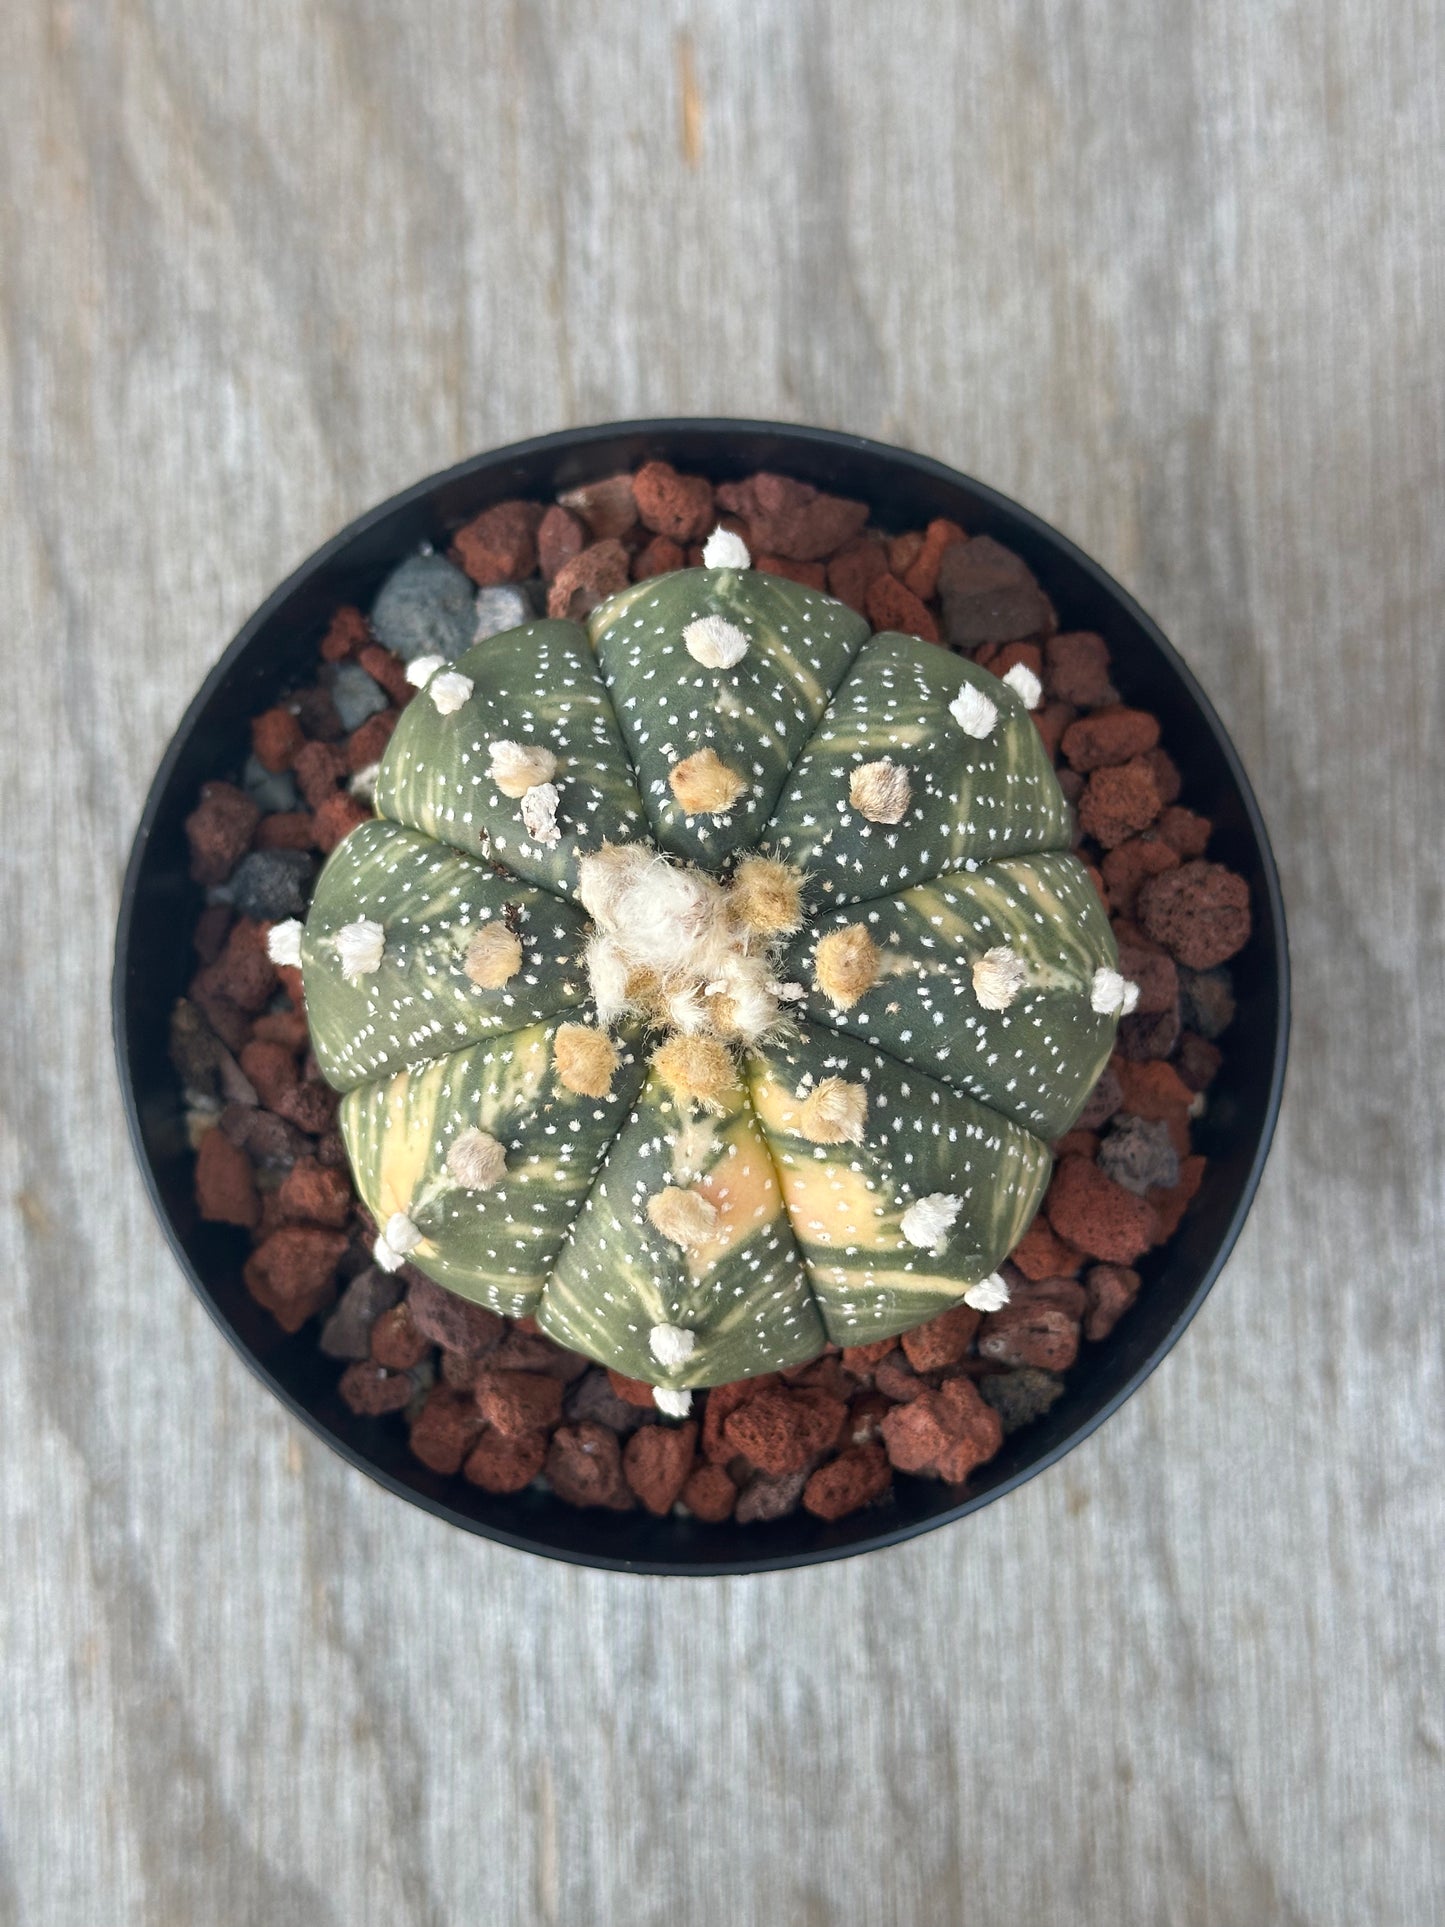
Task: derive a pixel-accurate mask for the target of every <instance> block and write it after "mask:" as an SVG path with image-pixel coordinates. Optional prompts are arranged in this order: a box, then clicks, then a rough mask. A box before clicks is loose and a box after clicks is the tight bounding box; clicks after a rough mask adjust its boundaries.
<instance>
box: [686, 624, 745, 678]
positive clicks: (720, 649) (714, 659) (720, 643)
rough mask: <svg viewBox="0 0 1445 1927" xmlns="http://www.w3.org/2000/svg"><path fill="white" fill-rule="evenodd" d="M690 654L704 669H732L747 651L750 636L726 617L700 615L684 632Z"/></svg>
mask: <svg viewBox="0 0 1445 1927" xmlns="http://www.w3.org/2000/svg"><path fill="white" fill-rule="evenodd" d="M682 639H683V641H684V642H685V643H686V645H687V653H688V654H689V655H690V656H691V657H692V659H693V661H694V662H700V663H701V664H702V666H703V668H704V669H731V668H732V667H733V665H734V663H739V662H741V661H742V659H743V657H744V656H745V655H746V654H747V653H748V639H747V637H746V636H745V635H744V634H743V632H742V630H741V629H739V627H738V626H737V624H736V623H735V622H729V621H728V619H727V617H726V616H699V617H698V619H697V621H696V622H690V623H689V624H688V625H687V627H686V628H685V629H684V630H683V632H682Z"/></svg>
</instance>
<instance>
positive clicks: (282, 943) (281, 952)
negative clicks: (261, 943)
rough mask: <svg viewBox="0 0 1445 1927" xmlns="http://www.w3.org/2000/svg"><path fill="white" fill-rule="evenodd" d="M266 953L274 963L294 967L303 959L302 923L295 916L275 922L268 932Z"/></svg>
mask: <svg viewBox="0 0 1445 1927" xmlns="http://www.w3.org/2000/svg"><path fill="white" fill-rule="evenodd" d="M266 955H267V956H268V957H269V958H270V959H271V961H272V963H273V964H282V965H289V966H292V967H294V966H295V965H297V964H299V963H300V961H301V925H300V924H299V923H298V922H297V920H296V918H295V917H288V918H287V919H286V921H285V922H284V923H273V924H272V926H271V928H270V930H269V931H268V932H267V934H266Z"/></svg>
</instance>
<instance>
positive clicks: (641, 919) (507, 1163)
mask: <svg viewBox="0 0 1445 1927" xmlns="http://www.w3.org/2000/svg"><path fill="white" fill-rule="evenodd" d="M408 673H409V675H410V676H411V677H412V679H413V681H415V682H417V683H418V684H419V685H420V688H421V693H420V694H419V695H418V696H417V697H416V699H415V700H413V701H412V703H411V704H410V705H409V706H408V707H407V709H406V710H405V712H404V713H403V715H402V718H401V721H400V723H399V725H398V727H397V729H396V731H395V734H394V735H393V737H392V740H391V744H390V747H389V748H388V750H387V753H386V756H385V758H384V760H383V762H382V765H381V769H380V772H379V774H378V777H377V782H376V806H377V811H378V816H377V819H376V820H375V821H373V822H369V823H366V824H364V825H362V827H361V828H359V829H358V830H356V831H354V832H353V833H352V835H351V836H349V837H348V838H347V839H346V840H345V842H343V843H342V844H341V845H340V846H339V848H338V849H337V850H336V851H335V852H334V853H333V855H332V856H331V858H330V860H329V862H328V863H327V866H326V868H325V871H324V873H323V875H322V877H321V880H320V883H319V885H318V888H317V891H316V895H315V898H314V901H313V903H312V906H311V910H310V913H309V915H308V918H307V922H306V926H305V929H304V932H301V933H300V937H299V949H300V955H301V961H302V966H303V970H304V978H305V990H306V1005H307V1011H308V1014H309V1018H310V1024H311V1033H312V1040H313V1044H314V1048H315V1052H316V1057H317V1061H318V1062H319V1064H320V1066H321V1069H322V1071H323V1073H324V1075H325V1076H326V1077H327V1079H328V1080H329V1081H330V1082H331V1083H332V1084H333V1085H334V1086H335V1087H336V1088H337V1089H338V1090H340V1091H341V1092H342V1093H343V1094H344V1095H343V1101H342V1105H341V1128H342V1132H343V1135H344V1138H345V1142H346V1147H347V1151H348V1154H349V1156H350V1159H351V1164H352V1169H353V1171H354V1174H355V1177H356V1181H357V1185H358V1188H359V1190H360V1193H361V1196H362V1198H363V1200H364V1201H365V1203H366V1205H367V1207H368V1209H369V1210H370V1211H371V1212H372V1214H373V1215H374V1217H375V1219H376V1222H377V1225H378V1227H379V1235H378V1238H377V1244H376V1255H377V1258H378V1261H379V1262H381V1263H382V1264H385V1265H388V1266H390V1267H391V1268H396V1267H397V1266H399V1265H401V1264H402V1263H403V1262H410V1263H412V1264H415V1265H417V1266H418V1267H419V1268H420V1269H421V1270H422V1271H424V1272H426V1273H427V1274H428V1275H429V1276H431V1277H433V1278H435V1279H436V1280H437V1281H438V1282H439V1283H440V1284H442V1285H444V1286H446V1287H448V1288H449V1289H450V1290H452V1291H455V1292H459V1293H461V1294H462V1295H464V1296H466V1297H469V1298H472V1299H475V1300H478V1301H479V1302H481V1303H483V1304H486V1305H489V1306H491V1307H492V1308H494V1309H495V1310H498V1311H501V1312H506V1313H509V1314H513V1315H521V1314H525V1313H531V1314H534V1315H535V1316H536V1318H537V1320H538V1322H539V1324H540V1325H541V1327H542V1328H543V1329H544V1330H545V1331H547V1332H549V1333H551V1334H552V1335H553V1336H554V1337H555V1338H557V1339H558V1340H559V1341H560V1342H561V1343H563V1344H566V1345H569V1346H571V1347H573V1348H574V1349H576V1350H578V1351H581V1352H584V1353H586V1354H588V1355H589V1356H591V1357H593V1358H595V1359H598V1360H600V1361H601V1362H602V1363H604V1364H606V1365H610V1366H612V1367H614V1368H616V1369H617V1370H619V1371H622V1372H624V1373H626V1374H627V1375H628V1376H629V1377H633V1378H640V1379H646V1380H648V1381H650V1382H651V1383H653V1384H654V1385H655V1386H657V1387H659V1388H660V1403H662V1404H663V1405H664V1408H665V1409H667V1410H670V1411H680V1410H683V1409H685V1407H686V1402H687V1399H686V1394H687V1388H689V1387H691V1386H698V1385H710V1384H718V1383H723V1382H726V1381H728V1380H731V1379H736V1378H741V1377H746V1376H748V1375H751V1374H755V1373H758V1372H763V1371H769V1370H775V1369H778V1368H782V1367H786V1366H790V1365H795V1364H799V1363H801V1362H803V1361H805V1360H807V1359H809V1358H811V1357H813V1356H815V1355H816V1354H817V1352H818V1351H819V1350H820V1349H821V1348H822V1346H823V1344H824V1343H825V1341H827V1340H829V1339H831V1340H833V1341H835V1342H836V1343H839V1344H844V1345H846V1344H856V1343H862V1342H866V1341H868V1340H871V1339H876V1338H882V1337H886V1336H890V1335H892V1334H894V1333H898V1332H902V1331H905V1330H907V1329H909V1328H910V1327H912V1326H914V1325H916V1324H919V1323H921V1322H922V1321H923V1320H925V1319H927V1318H930V1317H932V1316H933V1315H934V1314H935V1313H937V1312H939V1311H941V1310H944V1309H945V1308H947V1307H948V1306H949V1305H951V1304H953V1303H955V1302H957V1301H958V1300H959V1299H960V1298H972V1299H973V1300H974V1301H975V1302H978V1303H980V1304H990V1303H995V1302H998V1295H999V1293H1000V1291H1001V1289H1002V1287H1001V1284H1000V1282H999V1280H998V1278H997V1276H996V1270H997V1266H998V1265H999V1263H1000V1262H1001V1260H1002V1259H1003V1258H1004V1256H1005V1255H1006V1254H1007V1252H1008V1251H1009V1250H1010V1249H1011V1248H1012V1247H1013V1245H1014V1244H1015V1242H1016V1241H1017V1239H1018V1238H1019V1236H1020V1235H1021V1234H1022V1232H1023V1230H1024V1229H1025V1227H1026V1226H1027V1224H1028V1222H1029V1220H1030V1218H1031V1217H1032V1215H1033V1213H1034V1211H1035V1210H1036V1209H1037V1207H1038V1204H1039V1202H1040V1199H1041V1197H1042V1195H1043V1191H1044V1187H1045V1185H1046V1183H1047V1181H1048V1175H1049V1169H1050V1155H1049V1150H1048V1142H1049V1140H1050V1139H1052V1138H1054V1137H1057V1136H1058V1135H1059V1134H1060V1133H1061V1132H1063V1131H1064V1130H1066V1129H1067V1128H1068V1127H1069V1125H1070V1124H1071V1123H1072V1121H1073V1119H1074V1118H1075V1117H1076V1116H1077V1115H1078V1112H1079V1110H1080V1109H1081V1108H1082V1105H1083V1103H1084V1101H1085V1098H1086V1097H1087V1095H1088V1092H1089V1090H1090V1088H1091V1086H1092V1085H1093V1083H1094V1081H1095V1079H1096V1078H1097V1076H1098V1074H1099V1072H1100V1070H1101V1069H1102V1068H1103V1065H1104V1063H1105V1062H1106V1060H1107V1058H1108V1055H1109V1052H1110V1049H1111V1047H1112V1044H1113V1040H1114V1032H1115V1027H1116V1021H1117V1016H1118V1013H1119V1011H1120V1010H1121V1009H1127V1008H1128V1007H1129V998H1130V994H1131V991H1132V987H1131V986H1128V985H1125V984H1124V983H1123V981H1122V979H1121V978H1120V977H1119V975H1118V972H1117V968H1116V966H1117V956H1116V953H1115V949H1114V943H1113V939H1112V937H1111V934H1110V931H1109V926H1108V923H1107V920H1106V918H1105V916H1104V913H1103V910H1102V907H1101V906H1100V904H1099V902H1098V899H1097V897H1096V896H1095V894H1094V892H1093V890H1092V888H1091V886H1090V884H1089V882H1088V879H1087V877H1086V875H1085V873H1084V871H1083V869H1082V866H1081V865H1080V864H1079V862H1078V860H1077V859H1076V858H1075V857H1074V856H1072V855H1071V854H1069V851H1068V844H1069V840H1070V825H1069V814H1068V809H1067V806H1066V804H1065V802H1064V799H1063V796H1062V795H1061V793H1060V791H1059V787H1058V784H1057V782H1056V781H1055V778H1054V774H1053V771H1052V769H1051V767H1050V765H1049V762H1048V759H1047V757H1046V755H1045V753H1044V750H1043V747H1042V743H1041V741H1040V738H1039V735H1038V732H1037V731H1036V729H1035V728H1034V725H1033V722H1032V720H1031V719H1030V717H1029V714H1028V709H1027V707H1026V702H1025V699H1024V697H1025V696H1027V695H1030V694H1032V695H1034V696H1036V694H1037V689H1036V686H1035V687H1034V688H1033V689H1032V690H1030V689H1029V688H1028V686H1027V685H1028V683H1029V680H1030V679H1029V678H1028V677H1027V676H1026V675H1025V676H1024V677H1022V678H1019V677H1018V676H1017V675H1016V676H1015V678H1014V680H1015V681H1016V682H1021V683H1022V685H1023V687H1024V695H1023V696H1021V695H1020V693H1019V691H1018V689H1016V688H1015V687H1012V686H1010V685H1009V683H1008V682H1007V681H1005V682H1001V681H999V680H997V679H996V678H994V677H993V676H991V675H989V674H987V673H986V672H985V671H983V670H980V669H978V668H976V667H975V666H974V665H973V664H971V663H969V662H966V661H963V660H961V659H959V658H958V657H956V656H953V655H951V654H950V653H948V652H947V651H945V650H942V649H939V648H936V647H934V646H931V645H929V644H926V643H922V642H919V641H916V640H915V639H913V638H911V637H908V636H902V635H879V636H873V637H870V636H869V632H868V625H867V624H866V622H864V621H863V619H862V618H861V617H859V616H857V615H855V614H854V613H853V612H852V611H851V610H849V609H847V608H845V607H844V606H843V605H842V604H841V603H838V602H835V601H833V600H832V599H830V598H829V597H827V596H825V595H822V594H819V593H817V592H815V591H813V590H810V589H807V588H804V587H801V586H799V585H797V584H795V583H792V582H788V581H784V580H781V579H779V578H776V577H773V576H770V575H765V574H760V573H755V572H754V571H753V570H752V569H751V568H750V567H749V566H748V557H747V554H746V550H745V549H744V548H743V545H742V543H741V541H740V540H739V539H738V538H737V537H736V536H731V535H728V534H726V533H725V532H722V531H719V532H718V533H717V534H715V535H714V537H713V538H712V539H711V541H710V542H709V544H708V546H707V549H706V551H705V553H704V566H703V567H701V568H697V569H687V570H681V571H679V572H677V573H676V574H673V575H669V576H663V577H658V578H654V579H652V580H649V581H645V582H641V583H639V584H637V585H636V586H635V587H632V588H630V589H627V590H624V591H623V592H622V593H621V594H619V595H617V596H614V597H613V598H612V599H611V600H610V601H609V602H607V603H604V604H603V606H602V607H601V608H599V609H598V610H597V611H596V612H595V614H594V615H593V616H592V618H591V621H590V624H589V626H588V628H587V629H586V630H584V629H582V628H581V627H579V626H577V625H575V624H572V623H566V622H550V621H549V622H533V623H528V624H526V625H524V626H523V627H521V628H519V629H515V630H512V631H510V632H508V633H506V634H503V635H498V636H494V637H491V638H489V639H488V640H486V641H484V642H481V643H478V644H477V645H476V646H475V647H473V648H472V649H471V650H469V651H468V652H466V653H465V654H463V655H462V656H460V657H459V658H458V659H457V660H456V661H455V662H450V663H449V662H446V661H444V660H443V659H442V658H440V657H435V658H423V659H421V660H419V661H418V662H415V663H413V664H412V665H411V668H410V670H409V672H408ZM292 941H293V942H294V939H293V940H292Z"/></svg>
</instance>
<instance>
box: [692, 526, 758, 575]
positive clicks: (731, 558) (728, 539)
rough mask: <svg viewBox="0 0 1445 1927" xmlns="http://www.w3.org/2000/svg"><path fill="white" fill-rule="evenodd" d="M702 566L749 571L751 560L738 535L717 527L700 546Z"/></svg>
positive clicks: (745, 545)
mask: <svg viewBox="0 0 1445 1927" xmlns="http://www.w3.org/2000/svg"><path fill="white" fill-rule="evenodd" d="M702 565H703V567H704V568H705V569H750V568H751V567H752V566H753V558H752V557H751V556H750V555H749V554H748V545H747V543H746V542H744V540H743V538H742V537H741V536H740V535H734V534H733V532H732V530H731V529H725V528H723V527H721V526H719V527H717V528H715V529H714V530H713V532H712V534H711V535H710V536H709V537H708V538H707V540H706V542H704V543H703V545H702Z"/></svg>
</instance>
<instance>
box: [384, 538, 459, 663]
mask: <svg viewBox="0 0 1445 1927" xmlns="http://www.w3.org/2000/svg"><path fill="white" fill-rule="evenodd" d="M474 594H475V591H474V589H473V586H472V583H471V581H470V579H469V578H468V577H467V576H464V575H463V574H462V572H461V570H460V569H459V568H457V567H456V566H455V565H454V564H453V563H451V562H448V561H447V559H446V557H445V556H444V555H413V556H410V557H408V559H407V560H406V561H405V562H403V563H402V565H401V567H400V568H398V569H393V570H392V572H391V574H390V575H389V576H388V577H387V578H386V581H385V582H384V583H383V584H382V585H381V592H380V594H379V595H378V596H377V598H376V601H375V603H374V604H373V605H372V610H371V626H372V628H373V629H374V630H375V631H376V635H377V638H378V640H379V641H380V642H382V643H384V644H385V646H386V647H387V648H388V649H392V650H394V651H395V652H396V654H397V655H398V656H400V657H401V659H402V661H403V662H414V661H415V659H416V658H417V657H418V656H445V657H446V659H447V660H448V662H452V661H454V660H455V659H456V657H458V656H459V655H461V653H462V651H463V650H464V649H468V648H470V647H471V642H472V633H473V631H474V629H475V628H476V621H477V618H476V610H475V608H474V606H473V597H474Z"/></svg>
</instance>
